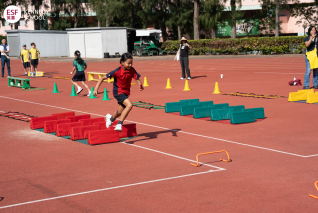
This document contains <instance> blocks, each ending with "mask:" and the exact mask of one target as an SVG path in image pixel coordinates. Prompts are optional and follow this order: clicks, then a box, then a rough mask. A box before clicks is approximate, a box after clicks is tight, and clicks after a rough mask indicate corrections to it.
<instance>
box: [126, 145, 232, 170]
mask: <svg viewBox="0 0 318 213" xmlns="http://www.w3.org/2000/svg"><path fill="white" fill-rule="evenodd" d="M124 143H125V144H127V145H131V146H135V147H138V148H141V149H145V150H149V151H152V152H157V153H160V154H164V155H168V156H171V157H175V158H179V159H182V160H186V161H189V162H193V163H197V161H195V160H191V159H188V158H183V157H180V156H177V155H172V154H169V153H166V152H161V151H158V150H155V149H150V148H146V147H143V146H138V145H135V144H130V143H128V142H124ZM199 163H200V164H201V165H204V166H209V167H212V168H217V169H218V171H221V170H226V169H224V168H221V167H217V166H212V165H209V164H204V163H201V162H199Z"/></svg>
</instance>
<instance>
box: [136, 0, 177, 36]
mask: <svg viewBox="0 0 318 213" xmlns="http://www.w3.org/2000/svg"><path fill="white" fill-rule="evenodd" d="M170 3H171V0H157V1H152V0H144V1H142V4H141V6H142V8H143V10H140V11H138V13H137V14H138V16H139V17H140V18H141V19H143V20H144V22H143V25H144V26H143V27H144V28H146V27H147V26H149V25H152V26H153V27H154V28H156V29H161V31H162V37H163V40H164V41H165V40H167V36H168V34H167V28H166V22H167V21H168V20H169V19H170V16H171V14H170V11H169V5H170Z"/></svg>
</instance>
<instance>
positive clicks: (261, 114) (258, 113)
mask: <svg viewBox="0 0 318 213" xmlns="http://www.w3.org/2000/svg"><path fill="white" fill-rule="evenodd" d="M243 111H245V112H251V111H252V112H253V113H254V118H255V119H262V118H265V111H264V108H263V107H259V108H249V109H244V110H243Z"/></svg>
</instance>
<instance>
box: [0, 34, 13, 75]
mask: <svg viewBox="0 0 318 213" xmlns="http://www.w3.org/2000/svg"><path fill="white" fill-rule="evenodd" d="M6 43H7V41H6V40H5V39H2V40H1V45H0V51H1V78H3V77H4V67H5V64H7V71H8V76H9V77H11V70H10V57H9V52H10V49H9V46H8V45H7V44H6Z"/></svg>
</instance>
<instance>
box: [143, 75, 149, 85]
mask: <svg viewBox="0 0 318 213" xmlns="http://www.w3.org/2000/svg"><path fill="white" fill-rule="evenodd" d="M144 87H149V84H148V81H147V77H144Z"/></svg>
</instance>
